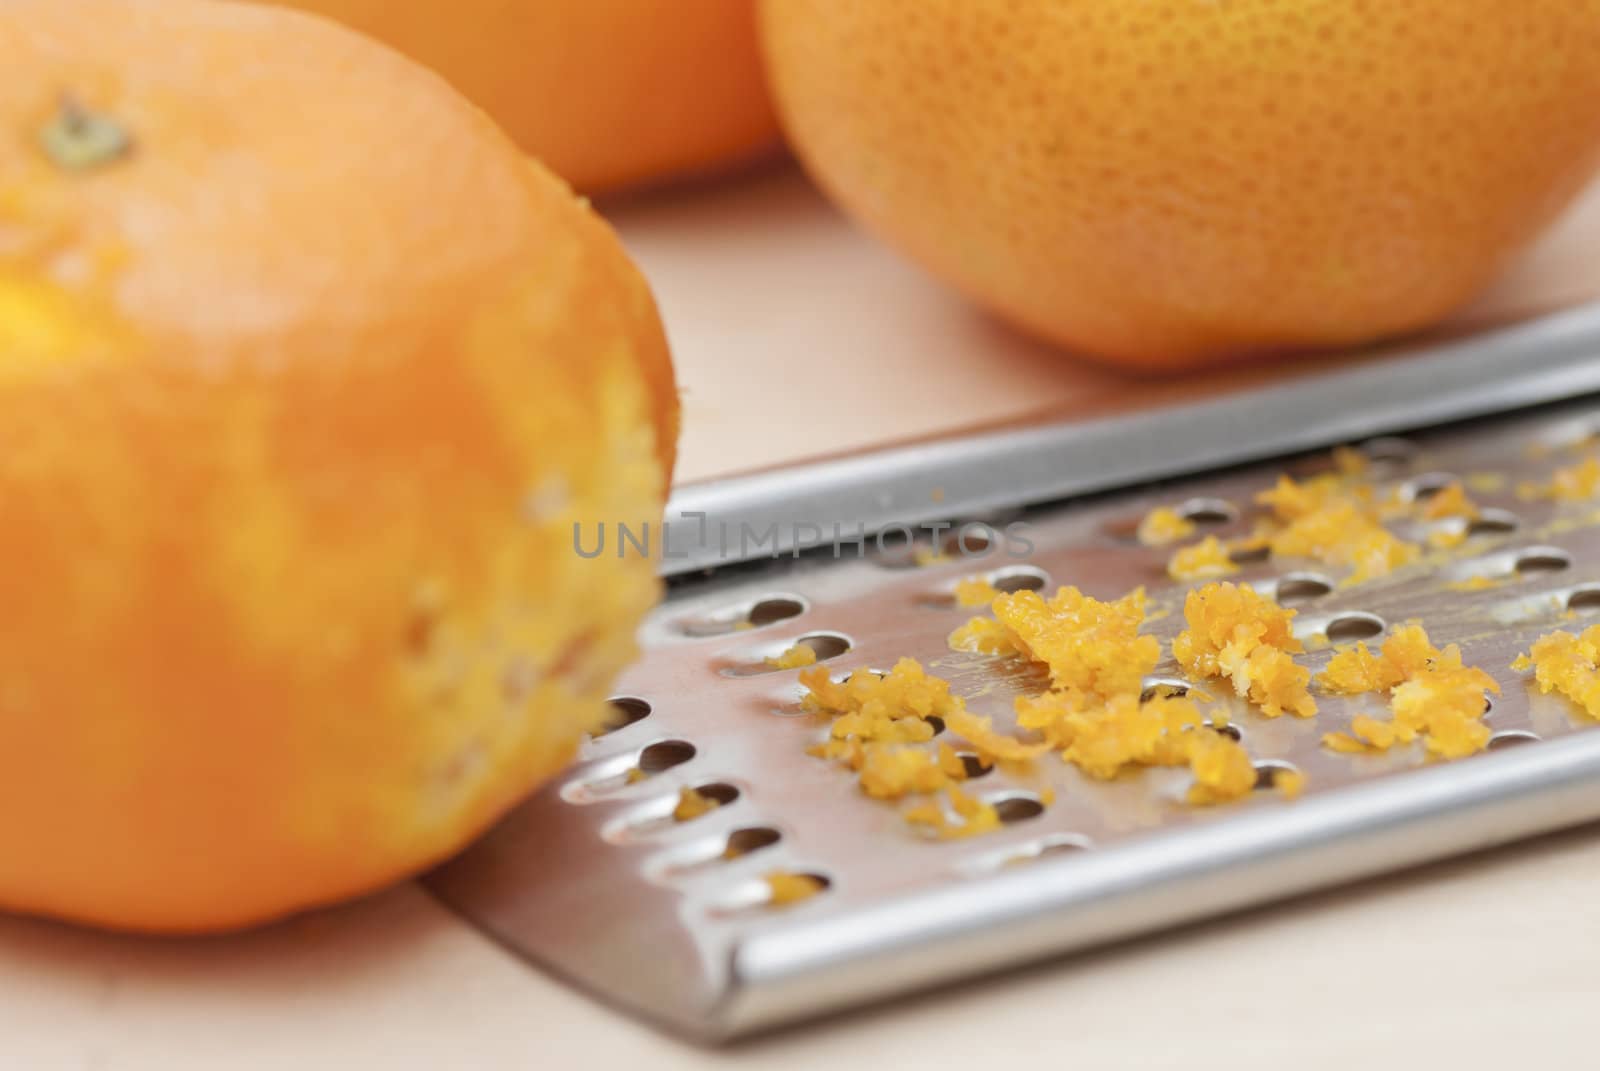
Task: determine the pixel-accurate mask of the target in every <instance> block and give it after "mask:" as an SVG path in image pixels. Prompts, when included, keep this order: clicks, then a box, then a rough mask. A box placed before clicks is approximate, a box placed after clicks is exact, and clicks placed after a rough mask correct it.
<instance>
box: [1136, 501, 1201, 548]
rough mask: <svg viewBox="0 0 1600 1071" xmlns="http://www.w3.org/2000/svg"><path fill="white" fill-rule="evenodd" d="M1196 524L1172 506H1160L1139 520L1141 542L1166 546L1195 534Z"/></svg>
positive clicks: (1150, 545)
mask: <svg viewBox="0 0 1600 1071" xmlns="http://www.w3.org/2000/svg"><path fill="white" fill-rule="evenodd" d="M1194 529H1195V524H1194V522H1193V521H1191V520H1190V519H1189V518H1187V517H1185V516H1184V515H1183V514H1181V513H1179V512H1178V511H1177V510H1175V509H1173V508H1171V507H1170V506H1158V507H1157V508H1155V509H1153V510H1151V511H1150V512H1149V513H1147V514H1145V516H1144V519H1143V520H1141V521H1140V522H1139V530H1138V537H1139V542H1141V543H1143V544H1144V545H1145V546H1147V547H1164V546H1166V545H1167V544H1168V543H1176V542H1177V541H1178V540H1180V539H1187V538H1189V537H1190V536H1191V535H1193V534H1194Z"/></svg>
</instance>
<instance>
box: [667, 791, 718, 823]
mask: <svg viewBox="0 0 1600 1071" xmlns="http://www.w3.org/2000/svg"><path fill="white" fill-rule="evenodd" d="M721 806H722V801H720V800H716V799H712V798H711V797H710V796H707V795H704V794H702V793H700V792H697V791H695V790H694V789H692V788H684V789H680V790H679V791H678V805H677V806H676V807H674V808H673V809H672V820H673V821H674V822H692V821H694V820H695V819H696V818H699V817H701V816H703V815H707V814H710V813H711V812H712V811H714V810H716V809H717V808H718V807H721Z"/></svg>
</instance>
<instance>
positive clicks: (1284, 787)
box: [1272, 770, 1306, 800]
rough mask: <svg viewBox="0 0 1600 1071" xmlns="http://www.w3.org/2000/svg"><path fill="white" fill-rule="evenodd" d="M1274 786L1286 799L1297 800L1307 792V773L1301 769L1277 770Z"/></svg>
mask: <svg viewBox="0 0 1600 1071" xmlns="http://www.w3.org/2000/svg"><path fill="white" fill-rule="evenodd" d="M1272 787H1273V788H1275V789H1277V790H1278V795H1280V796H1282V797H1283V798H1284V799H1286V800H1297V799H1299V798H1300V797H1301V795H1303V794H1304V793H1305V790H1306V775H1305V774H1303V773H1301V772H1300V771H1299V770H1275V771H1273V774H1272Z"/></svg>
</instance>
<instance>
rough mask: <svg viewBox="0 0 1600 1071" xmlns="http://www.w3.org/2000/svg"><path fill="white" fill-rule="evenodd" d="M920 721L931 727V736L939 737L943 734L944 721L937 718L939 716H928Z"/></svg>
mask: <svg viewBox="0 0 1600 1071" xmlns="http://www.w3.org/2000/svg"><path fill="white" fill-rule="evenodd" d="M922 720H923V721H925V722H927V723H928V724H929V725H930V726H932V727H933V735H934V736H939V735H941V734H942V733H943V732H944V719H943V718H941V717H939V715H937V714H929V715H928V716H927V717H926V718H923V719H922Z"/></svg>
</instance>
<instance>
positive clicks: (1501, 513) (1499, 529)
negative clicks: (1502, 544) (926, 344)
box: [1467, 509, 1517, 536]
mask: <svg viewBox="0 0 1600 1071" xmlns="http://www.w3.org/2000/svg"><path fill="white" fill-rule="evenodd" d="M1516 530H1517V515H1516V514H1515V513H1509V512H1507V511H1506V510H1503V509H1486V510H1483V511H1481V512H1480V513H1479V514H1478V515H1477V516H1476V517H1474V518H1473V519H1472V520H1471V521H1469V522H1468V523H1467V535H1469V536H1481V535H1506V534H1508V533H1511V532H1515V531H1516Z"/></svg>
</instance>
